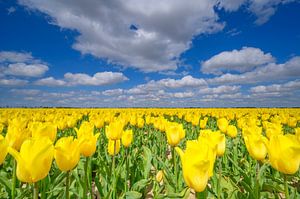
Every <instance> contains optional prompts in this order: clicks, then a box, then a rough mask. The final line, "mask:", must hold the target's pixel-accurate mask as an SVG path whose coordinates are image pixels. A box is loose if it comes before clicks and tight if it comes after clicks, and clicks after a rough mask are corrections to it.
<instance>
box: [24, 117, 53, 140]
mask: <svg viewBox="0 0 300 199" xmlns="http://www.w3.org/2000/svg"><path fill="white" fill-rule="evenodd" d="M30 124H31V125H29V126H30V130H31V133H32V137H41V136H47V137H49V138H50V140H52V142H54V141H55V139H56V133H57V126H56V125H54V124H52V123H50V122H34V123H30Z"/></svg>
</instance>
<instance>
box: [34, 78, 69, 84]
mask: <svg viewBox="0 0 300 199" xmlns="http://www.w3.org/2000/svg"><path fill="white" fill-rule="evenodd" d="M34 84H35V85H39V86H64V85H66V82H65V81H64V80H59V79H55V78H53V77H46V78H42V79H39V80H37V81H35V83H34Z"/></svg>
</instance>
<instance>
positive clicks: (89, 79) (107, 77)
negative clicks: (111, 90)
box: [64, 72, 128, 86]
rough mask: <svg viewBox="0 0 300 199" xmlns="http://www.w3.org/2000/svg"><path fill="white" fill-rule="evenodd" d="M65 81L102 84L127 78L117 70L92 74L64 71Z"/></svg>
mask: <svg viewBox="0 0 300 199" xmlns="http://www.w3.org/2000/svg"><path fill="white" fill-rule="evenodd" d="M64 79H65V81H67V82H68V83H69V84H70V85H90V86H102V85H109V84H115V83H119V82H122V81H126V80H128V78H127V77H126V76H125V75H123V73H119V72H99V73H96V74H94V75H93V76H89V75H87V74H84V73H74V74H73V73H66V74H65V75H64Z"/></svg>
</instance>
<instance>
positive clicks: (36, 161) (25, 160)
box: [8, 137, 54, 183]
mask: <svg viewBox="0 0 300 199" xmlns="http://www.w3.org/2000/svg"><path fill="white" fill-rule="evenodd" d="M8 151H9V153H10V154H11V155H12V156H13V157H14V158H15V159H16V160H17V177H18V179H19V180H20V181H22V182H27V183H34V182H37V181H39V180H42V179H43V178H45V177H46V176H47V175H48V173H49V171H50V168H51V165H52V160H53V154H54V146H53V145H52V141H51V140H50V139H49V138H48V137H41V138H39V139H28V140H26V141H24V143H23V144H22V146H21V149H20V152H18V151H16V150H15V149H14V148H11V147H9V148H8Z"/></svg>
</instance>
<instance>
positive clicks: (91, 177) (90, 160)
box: [86, 157, 94, 199]
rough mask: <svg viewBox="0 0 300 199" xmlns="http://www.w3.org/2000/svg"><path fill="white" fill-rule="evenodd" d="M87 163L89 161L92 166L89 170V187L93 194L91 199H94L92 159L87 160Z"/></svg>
mask: <svg viewBox="0 0 300 199" xmlns="http://www.w3.org/2000/svg"><path fill="white" fill-rule="evenodd" d="M86 159H87V160H86V161H89V165H90V169H89V170H88V173H89V187H90V194H91V199H93V198H94V196H93V186H92V182H93V167H92V159H91V158H88V157H87V158H86Z"/></svg>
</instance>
